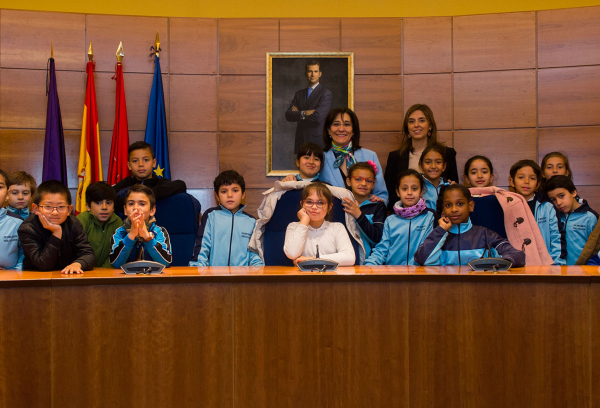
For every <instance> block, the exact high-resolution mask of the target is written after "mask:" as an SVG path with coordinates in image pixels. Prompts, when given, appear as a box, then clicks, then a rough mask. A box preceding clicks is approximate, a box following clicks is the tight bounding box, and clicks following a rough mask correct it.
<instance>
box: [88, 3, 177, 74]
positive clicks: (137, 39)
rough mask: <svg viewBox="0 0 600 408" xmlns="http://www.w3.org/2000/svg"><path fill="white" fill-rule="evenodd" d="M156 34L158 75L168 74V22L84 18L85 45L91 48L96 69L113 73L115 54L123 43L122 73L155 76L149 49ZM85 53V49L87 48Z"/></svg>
mask: <svg viewBox="0 0 600 408" xmlns="http://www.w3.org/2000/svg"><path fill="white" fill-rule="evenodd" d="M156 31H158V32H159V35H160V44H161V47H160V48H162V51H161V53H160V69H161V72H164V73H167V72H169V31H168V19H167V18H162V17H134V16H103V15H93V14H90V15H87V16H86V44H88V45H89V43H90V41H91V42H92V46H93V48H94V60H95V61H96V69H97V70H98V71H104V72H114V71H115V64H116V63H117V59H116V57H115V53H116V52H117V48H118V47H119V42H120V41H123V53H124V54H125V57H124V58H123V72H146V73H153V72H154V57H151V56H150V47H151V46H153V45H154V41H155V39H156ZM86 51H87V48H86Z"/></svg>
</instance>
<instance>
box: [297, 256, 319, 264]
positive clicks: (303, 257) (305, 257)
mask: <svg viewBox="0 0 600 408" xmlns="http://www.w3.org/2000/svg"><path fill="white" fill-rule="evenodd" d="M310 259H316V258H315V257H314V256H299V257H298V258H296V259H294V265H298V262H304V261H308V260H310Z"/></svg>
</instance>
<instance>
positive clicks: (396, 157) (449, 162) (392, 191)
mask: <svg viewBox="0 0 600 408" xmlns="http://www.w3.org/2000/svg"><path fill="white" fill-rule="evenodd" d="M406 169H408V150H407V151H406V153H405V154H404V155H403V156H400V154H399V153H398V150H394V151H393V152H390V154H389V156H388V161H387V165H386V167H385V174H384V175H383V179H384V180H385V186H386V187H387V190H388V194H389V196H390V201H389V202H388V211H394V204H396V202H398V200H400V197H398V195H397V194H396V179H397V178H398V175H400V173H402V172H403V171H404V170H406ZM443 177H444V178H445V179H448V180H451V181H456V182H457V183H458V169H457V167H456V150H454V149H453V148H451V147H446V171H445V172H444V174H443Z"/></svg>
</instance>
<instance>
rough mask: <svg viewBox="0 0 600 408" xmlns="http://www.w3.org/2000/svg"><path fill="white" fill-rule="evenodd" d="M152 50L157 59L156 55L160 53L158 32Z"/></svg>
mask: <svg viewBox="0 0 600 408" xmlns="http://www.w3.org/2000/svg"><path fill="white" fill-rule="evenodd" d="M154 50H155V52H156V56H157V57H158V56H159V55H158V53H159V51H160V38H159V37H158V30H157V31H156V40H155V41H154Z"/></svg>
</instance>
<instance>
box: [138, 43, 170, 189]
mask: <svg viewBox="0 0 600 408" xmlns="http://www.w3.org/2000/svg"><path fill="white" fill-rule="evenodd" d="M144 140H145V141H146V143H148V144H149V145H150V146H152V149H154V155H155V156H156V168H155V169H154V174H156V175H157V176H158V177H164V178H167V179H170V178H171V168H170V166H169V140H168V138H167V116H166V113H165V95H164V92H163V83H162V76H161V75H160V59H159V57H158V53H157V55H155V56H154V80H153V81H152V91H151V92H150V103H149V104H148V119H147V120H146V137H145V138H144Z"/></svg>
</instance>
